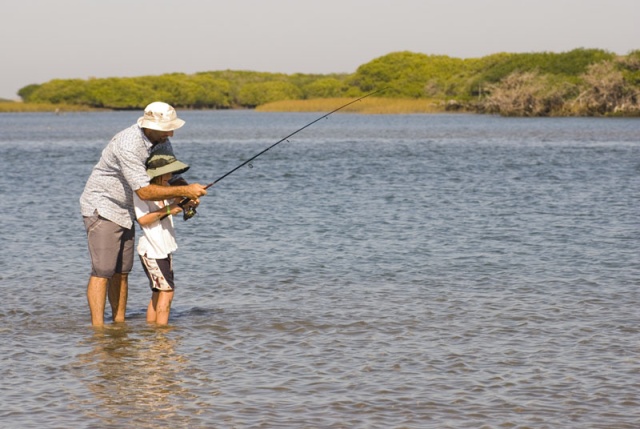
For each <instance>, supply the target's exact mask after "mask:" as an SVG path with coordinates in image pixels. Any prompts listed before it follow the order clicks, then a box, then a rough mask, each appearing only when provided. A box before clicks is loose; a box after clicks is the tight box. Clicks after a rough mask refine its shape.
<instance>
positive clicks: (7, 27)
mask: <svg viewBox="0 0 640 429" xmlns="http://www.w3.org/2000/svg"><path fill="white" fill-rule="evenodd" d="M0 40H2V44H1V47H0V53H1V56H0V61H1V64H2V66H1V67H0V70H1V73H2V79H0V98H12V99H13V98H17V95H16V93H17V91H18V90H19V89H20V88H22V87H24V86H26V85H29V84H32V83H44V82H47V81H49V80H51V79H55V78H63V79H66V78H82V79H86V78H89V77H109V76H115V77H122V76H142V75H158V74H163V73H171V72H183V73H187V74H189V73H194V72H199V71H209V70H225V69H232V70H253V71H265V72H284V73H296V72H301V73H333V72H346V73H352V72H354V71H355V70H356V69H357V67H358V66H360V65H361V64H364V63H366V62H369V61H371V60H372V59H374V58H377V57H380V56H382V55H386V54H388V53H390V52H395V51H412V52H420V53H425V54H442V55H449V56H452V57H458V58H472V57H481V56H484V55H488V54H493V53H497V52H542V51H552V52H564V51H568V50H571V49H574V48H580V47H584V48H600V49H606V50H608V51H611V52H614V53H617V54H627V53H628V52H629V51H631V50H636V49H640V0H316V1H308V0H153V1H152V0H2V1H1V3H0Z"/></svg>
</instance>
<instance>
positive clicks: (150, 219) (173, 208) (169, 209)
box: [138, 204, 182, 226]
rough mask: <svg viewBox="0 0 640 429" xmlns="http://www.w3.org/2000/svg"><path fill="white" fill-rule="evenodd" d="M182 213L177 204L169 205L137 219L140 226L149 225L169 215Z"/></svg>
mask: <svg viewBox="0 0 640 429" xmlns="http://www.w3.org/2000/svg"><path fill="white" fill-rule="evenodd" d="M181 211H182V207H180V206H179V205H178V204H169V205H168V206H166V207H162V208H160V209H158V210H156V211H152V212H149V213H147V214H145V215H143V216H140V217H139V218H138V223H139V224H140V226H147V225H151V224H152V223H154V222H158V221H160V220H162V219H164V218H165V217H167V216H169V215H177V214H178V213H180V212H181Z"/></svg>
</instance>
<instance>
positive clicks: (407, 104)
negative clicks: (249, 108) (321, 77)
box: [256, 97, 444, 114]
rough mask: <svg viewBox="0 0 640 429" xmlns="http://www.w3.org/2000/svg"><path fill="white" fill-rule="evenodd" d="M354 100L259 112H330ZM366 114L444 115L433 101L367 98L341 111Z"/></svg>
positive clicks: (278, 104) (290, 104)
mask: <svg viewBox="0 0 640 429" xmlns="http://www.w3.org/2000/svg"><path fill="white" fill-rule="evenodd" d="M353 100H354V99H353V98H319V99H312V100H286V101H275V102H273V103H267V104H263V105H262V106H258V107H257V108H256V110H257V111H259V112H330V111H332V110H334V109H337V108H338V107H340V106H342V105H344V104H347V103H348V102H350V101H353ZM340 111H341V112H351V113H366V114H402V113H442V112H444V108H443V107H442V105H441V104H438V103H437V102H434V101H432V100H416V99H395V98H375V97H371V98H365V99H364V100H360V101H358V102H357V103H353V104H352V105H350V106H347V107H345V108H344V109H342V110H340Z"/></svg>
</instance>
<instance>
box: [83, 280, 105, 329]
mask: <svg viewBox="0 0 640 429" xmlns="http://www.w3.org/2000/svg"><path fill="white" fill-rule="evenodd" d="M108 284H109V279H105V278H103V277H93V276H91V277H89V284H88V285H87V302H88V303H89V311H90V312H91V324H92V325H93V326H102V325H104V306H105V303H106V300H107V287H108Z"/></svg>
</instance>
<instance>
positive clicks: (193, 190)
mask: <svg viewBox="0 0 640 429" xmlns="http://www.w3.org/2000/svg"><path fill="white" fill-rule="evenodd" d="M181 188H183V189H182V190H181V193H182V196H183V197H185V198H189V199H190V200H191V201H195V202H197V203H198V204H199V203H200V200H198V198H200V197H201V196H203V195H207V190H206V188H205V187H204V185H201V184H199V183H192V184H190V185H187V186H181Z"/></svg>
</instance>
